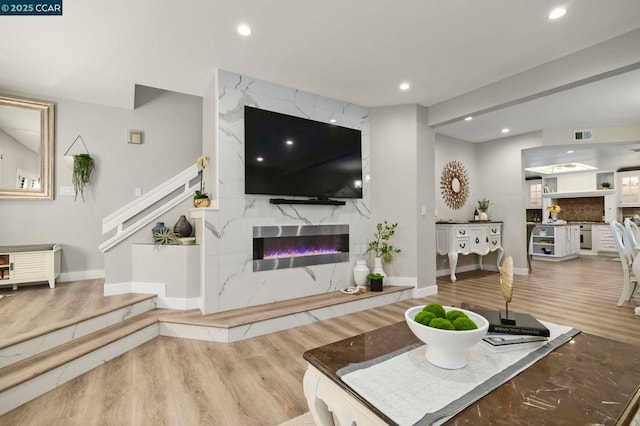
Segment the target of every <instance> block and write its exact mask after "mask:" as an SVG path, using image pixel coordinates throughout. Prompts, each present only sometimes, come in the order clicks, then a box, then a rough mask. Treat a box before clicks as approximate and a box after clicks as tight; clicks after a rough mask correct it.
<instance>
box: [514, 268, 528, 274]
mask: <svg viewBox="0 0 640 426" xmlns="http://www.w3.org/2000/svg"><path fill="white" fill-rule="evenodd" d="M513 275H529V268H513Z"/></svg>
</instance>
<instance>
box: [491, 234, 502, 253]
mask: <svg viewBox="0 0 640 426" xmlns="http://www.w3.org/2000/svg"><path fill="white" fill-rule="evenodd" d="M498 247H500V236H492V237H489V250H492V251H493V250H495V249H497V248H498Z"/></svg>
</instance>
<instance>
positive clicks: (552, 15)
mask: <svg viewBox="0 0 640 426" xmlns="http://www.w3.org/2000/svg"><path fill="white" fill-rule="evenodd" d="M565 13H567V9H565V8H564V7H556V8H555V9H553V10H552V11H551V12H549V19H551V20H553V19H558V18H562V17H563V16H564V14H565Z"/></svg>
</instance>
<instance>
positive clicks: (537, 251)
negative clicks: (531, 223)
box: [529, 225, 580, 262]
mask: <svg viewBox="0 0 640 426" xmlns="http://www.w3.org/2000/svg"><path fill="white" fill-rule="evenodd" d="M529 253H530V254H531V255H532V256H533V257H534V258H535V259H542V260H551V261H555V262H558V261H561V260H568V259H573V258H575V257H577V256H578V253H580V226H579V225H538V226H536V227H535V228H533V231H532V233H531V240H530V241H529Z"/></svg>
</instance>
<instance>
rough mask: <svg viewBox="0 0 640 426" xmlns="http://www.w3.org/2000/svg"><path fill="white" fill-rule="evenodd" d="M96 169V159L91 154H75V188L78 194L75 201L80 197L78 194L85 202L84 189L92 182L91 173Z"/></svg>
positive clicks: (73, 177)
mask: <svg viewBox="0 0 640 426" xmlns="http://www.w3.org/2000/svg"><path fill="white" fill-rule="evenodd" d="M94 169H95V161H94V160H93V158H91V156H90V155H89V154H78V155H74V156H73V176H72V182H73V189H74V190H75V193H76V196H75V198H74V201H75V200H77V199H78V194H80V196H81V197H82V201H83V202H84V189H85V187H86V186H87V185H89V184H90V183H91V173H92V172H93V170H94Z"/></svg>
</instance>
